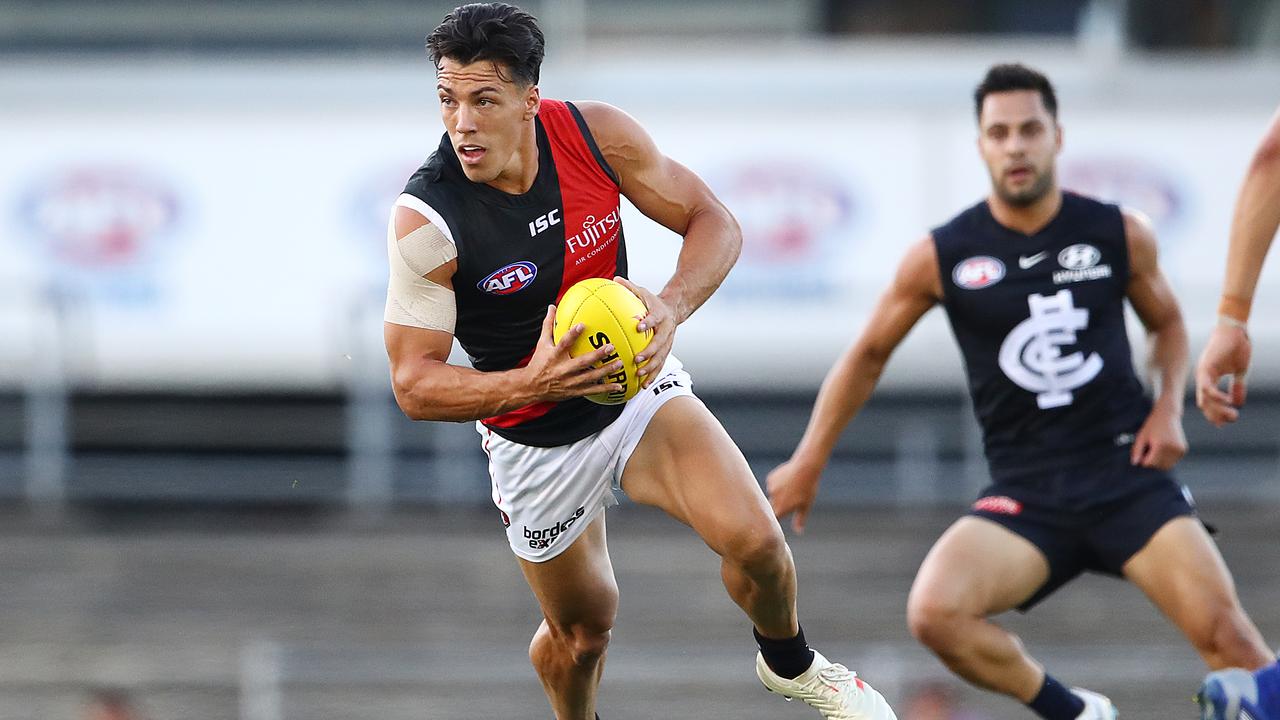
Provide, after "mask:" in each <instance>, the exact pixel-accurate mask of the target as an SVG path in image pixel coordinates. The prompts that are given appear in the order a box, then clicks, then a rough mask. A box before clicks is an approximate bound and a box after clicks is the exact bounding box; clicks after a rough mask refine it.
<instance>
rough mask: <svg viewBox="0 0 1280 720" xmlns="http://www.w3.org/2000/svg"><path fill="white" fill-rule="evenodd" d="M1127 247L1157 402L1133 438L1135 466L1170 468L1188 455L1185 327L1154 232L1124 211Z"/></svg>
mask: <svg viewBox="0 0 1280 720" xmlns="http://www.w3.org/2000/svg"><path fill="white" fill-rule="evenodd" d="M1124 228H1125V237H1126V239H1127V241H1128V245H1129V286H1128V288H1126V292H1127V294H1128V297H1129V303H1130V304H1132V305H1133V309H1134V310H1135V311H1136V312H1137V313H1138V317H1139V318H1140V319H1141V320H1142V324H1143V326H1144V327H1146V329H1147V348H1148V349H1147V369H1148V372H1149V373H1150V378H1151V383H1152V386H1153V388H1154V392H1155V404H1154V406H1153V407H1152V408H1151V414H1150V415H1148V416H1147V420H1146V422H1144V423H1143V424H1142V428H1141V429H1139V430H1138V434H1137V436H1136V437H1135V438H1134V441H1133V449H1132V452H1131V458H1130V459H1131V460H1132V462H1133V464H1134V465H1142V466H1145V467H1155V468H1160V469H1162V470H1168V469H1169V468H1171V467H1173V466H1174V464H1175V463H1177V462H1178V461H1179V460H1181V459H1182V456H1183V455H1186V454H1187V437H1186V435H1185V434H1184V433H1183V431H1182V404H1183V395H1184V393H1185V392H1186V388H1187V369H1188V363H1189V361H1188V348H1187V328H1186V325H1185V324H1183V322H1182V311H1181V310H1180V309H1179V308H1178V300H1177V298H1175V297H1174V295H1173V290H1172V289H1170V287H1169V282H1168V280H1166V279H1165V277H1164V273H1163V272H1161V271H1160V265H1159V263H1158V262H1157V252H1156V236H1155V232H1154V231H1153V230H1152V229H1151V224H1150V222H1149V221H1148V220H1147V219H1146V218H1144V217H1142V216H1141V215H1139V214H1137V213H1134V212H1130V211H1128V210H1126V211H1125V213H1124Z"/></svg>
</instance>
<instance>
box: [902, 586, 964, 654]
mask: <svg viewBox="0 0 1280 720" xmlns="http://www.w3.org/2000/svg"><path fill="white" fill-rule="evenodd" d="M965 618H966V614H965V612H964V611H963V610H962V609H961V608H960V607H959V605H958V604H957V603H953V602H948V601H947V600H946V599H945V598H941V597H936V596H930V595H928V594H927V593H923V592H916V591H912V593H911V597H910V598H909V599H908V601H907V628H908V629H909V630H910V631H911V635H912V637H914V638H915V639H916V640H917V641H919V642H920V644H921V645H924V646H925V647H927V648H929V649H930V650H932V651H934V652H935V653H937V654H939V655H946V654H952V653H954V652H956V651H957V650H959V646H960V640H961V638H962V633H960V632H959V628H960V626H961V624H962V623H963V622H964V620H965Z"/></svg>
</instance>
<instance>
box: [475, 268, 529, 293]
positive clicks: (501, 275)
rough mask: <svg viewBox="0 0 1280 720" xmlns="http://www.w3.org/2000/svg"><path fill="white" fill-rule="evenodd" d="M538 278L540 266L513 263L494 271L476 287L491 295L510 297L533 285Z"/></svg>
mask: <svg viewBox="0 0 1280 720" xmlns="http://www.w3.org/2000/svg"><path fill="white" fill-rule="evenodd" d="M537 276H538V266H537V265H534V264H533V263H531V262H529V261H527V260H521V261H519V262H513V263H511V264H510V265H504V266H502V267H500V268H498V269H497V270H494V271H493V272H492V273H490V274H489V275H488V276H486V277H485V279H483V280H481V281H480V282H478V283H476V287H478V288H480V289H481V290H483V291H485V292H487V293H489V294H490V295H510V294H511V293H515V292H520V291H521V290H523V289H525V288H527V287H529V286H530V285H532V284H533V279H534V278H535V277H537Z"/></svg>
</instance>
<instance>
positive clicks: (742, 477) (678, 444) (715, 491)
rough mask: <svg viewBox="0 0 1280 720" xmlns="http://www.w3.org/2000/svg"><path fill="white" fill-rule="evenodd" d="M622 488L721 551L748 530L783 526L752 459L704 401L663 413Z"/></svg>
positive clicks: (676, 403)
mask: <svg viewBox="0 0 1280 720" xmlns="http://www.w3.org/2000/svg"><path fill="white" fill-rule="evenodd" d="M622 489H623V491H625V492H626V493H627V496H628V497H630V498H631V499H632V500H635V501H636V502H639V503H642V504H645V505H652V506H654V507H658V508H661V509H662V510H664V511H666V512H667V513H668V514H669V515H671V516H672V517H674V518H676V519H677V520H679V521H681V522H683V523H685V524H686V525H689V526H690V527H692V528H693V529H694V530H695V531H696V532H697V533H698V534H699V535H700V536H701V537H702V539H703V540H704V541H705V542H706V543H707V544H708V545H710V546H711V548H712V549H713V550H716V551H718V552H720V551H722V550H723V549H724V548H725V547H726V546H727V545H728V544H729V543H731V542H733V541H734V539H735V537H736V536H738V535H740V534H741V533H742V532H744V530H745V529H749V528H761V527H768V528H778V522H777V520H776V519H775V518H774V517H773V513H772V512H771V511H770V509H769V503H768V501H767V500H766V499H765V497H764V492H763V491H762V490H761V489H760V485H759V483H757V482H756V479H755V476H754V475H753V474H752V473H751V468H750V466H748V465H747V461H746V458H744V457H743V456H742V452H741V451H740V450H738V446H737V445H735V444H734V442H733V440H732V439H731V438H730V437H729V434H728V433H727V432H725V430H724V428H723V427H722V426H721V425H720V422H719V421H718V420H716V418H715V416H713V415H712V414H711V411H710V410H708V409H707V408H706V406H705V405H703V404H702V401H700V400H698V399H697V398H696V397H692V396H682V397H676V398H672V399H671V400H669V401H667V402H666V403H665V404H664V405H663V406H662V407H661V408H659V409H658V411H657V413H655V414H654V416H653V419H652V420H650V421H649V424H648V426H647V427H646V428H645V431H644V434H643V436H642V437H641V439H640V442H639V443H638V444H637V445H636V448H635V450H634V451H633V452H632V453H631V456H630V458H629V459H628V460H627V463H626V466H625V467H624V469H623V472H622ZM778 532H781V530H780V529H779V530H778Z"/></svg>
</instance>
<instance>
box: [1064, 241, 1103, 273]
mask: <svg viewBox="0 0 1280 720" xmlns="http://www.w3.org/2000/svg"><path fill="white" fill-rule="evenodd" d="M1101 259H1102V252H1101V251H1099V250H1098V248H1096V247H1094V246H1092V245H1085V244H1083V243H1081V244H1079V245H1069V246H1067V247H1066V248H1063V250H1062V252H1060V253H1058V264H1059V265H1061V266H1062V267H1064V268H1066V269H1068V270H1084V269H1086V268H1091V267H1093V266H1094V265H1097V264H1098V261H1099V260H1101Z"/></svg>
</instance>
